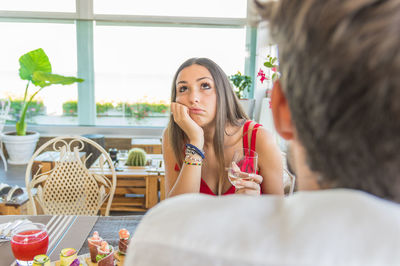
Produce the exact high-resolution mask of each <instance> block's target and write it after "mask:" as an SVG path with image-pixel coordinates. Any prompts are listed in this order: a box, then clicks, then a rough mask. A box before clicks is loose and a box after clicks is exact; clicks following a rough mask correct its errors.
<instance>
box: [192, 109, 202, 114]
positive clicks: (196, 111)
mask: <svg viewBox="0 0 400 266" xmlns="http://www.w3.org/2000/svg"><path fill="white" fill-rule="evenodd" d="M189 112H190V113H191V114H202V113H204V111H203V110H202V109H199V108H190V109H189Z"/></svg>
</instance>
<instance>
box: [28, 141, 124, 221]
mask: <svg viewBox="0 0 400 266" xmlns="http://www.w3.org/2000/svg"><path fill="white" fill-rule="evenodd" d="M87 145H91V146H93V147H95V148H97V149H98V150H99V151H100V152H101V154H100V156H99V159H98V163H99V166H100V168H101V169H103V168H104V170H107V171H108V173H109V172H110V171H111V173H112V178H107V177H106V176H104V175H102V174H101V172H102V171H100V173H96V174H92V173H90V172H89V170H88V169H87V168H86V165H85V162H86V160H87V159H89V158H90V157H91V156H92V154H89V155H87V156H84V157H83V159H82V158H81V157H82V156H81V155H82V153H83V152H82V151H83V149H84V148H85V146H87ZM49 149H50V150H51V149H52V150H53V151H56V155H57V156H54V158H53V160H52V161H54V163H53V164H52V167H51V168H49V169H50V170H49V169H47V170H44V169H45V168H46V167H43V164H41V163H40V162H39V163H38V161H40V160H38V159H37V157H38V156H39V155H40V154H41V153H42V152H44V151H49ZM92 150H93V149H92ZM32 169H33V171H32ZM31 176H32V178H31ZM25 183H26V188H27V191H28V197H29V200H30V204H31V206H32V211H33V214H34V215H36V214H37V210H36V203H35V201H36V202H37V203H38V204H39V205H40V207H41V208H42V210H43V213H44V214H51V215H56V214H63V215H98V213H99V210H100V209H101V207H102V206H103V203H105V202H106V200H107V199H108V201H107V204H106V208H105V212H104V214H105V215H106V216H108V215H109V212H110V207H111V203H112V200H113V197H114V192H115V186H116V174H115V169H114V165H113V163H112V161H111V159H110V156H109V155H108V153H107V152H106V151H105V150H104V149H103V148H102V147H101V146H100V145H99V144H97V143H96V142H94V141H92V140H90V139H87V138H84V137H80V136H73V137H57V138H54V139H51V140H49V141H48V142H46V143H45V144H43V145H42V146H41V147H40V148H39V149H38V150H37V151H36V152H35V153H34V154H33V156H32V158H31V160H30V161H29V163H28V166H27V169H26V174H25ZM34 190H36V193H34ZM34 194H35V195H34ZM103 209H104V208H103Z"/></svg>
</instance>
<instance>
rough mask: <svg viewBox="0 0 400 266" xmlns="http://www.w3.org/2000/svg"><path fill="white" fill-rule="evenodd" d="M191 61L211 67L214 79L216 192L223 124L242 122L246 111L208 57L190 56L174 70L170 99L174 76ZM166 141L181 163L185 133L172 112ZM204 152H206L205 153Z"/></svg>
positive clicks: (222, 162) (222, 161) (221, 172)
mask: <svg viewBox="0 0 400 266" xmlns="http://www.w3.org/2000/svg"><path fill="white" fill-rule="evenodd" d="M191 65H200V66H203V67H205V68H207V69H208V71H210V73H211V76H212V78H213V80H214V86H215V90H216V92H217V111H216V119H215V135H214V142H213V146H214V151H215V156H216V158H217V160H218V172H219V180H218V195H220V194H221V190H222V185H221V184H222V178H223V176H224V174H225V158H224V137H225V127H226V126H227V125H232V126H242V125H243V122H244V121H246V120H248V117H247V115H246V113H245V112H244V111H243V108H242V106H241V105H240V103H239V100H238V98H237V97H236V94H235V93H234V91H233V89H232V85H231V83H230V82H229V79H228V77H227V75H226V74H225V72H224V71H223V70H222V69H221V68H220V67H219V66H218V65H217V64H216V63H215V62H214V61H212V60H210V59H208V58H191V59H188V60H186V61H185V62H184V63H183V64H182V65H181V66H180V67H179V68H178V70H177V71H176V73H175V76H174V79H173V81H172V89H171V102H176V79H177V77H178V74H179V73H180V72H181V71H182V70H183V69H184V68H186V67H189V66H191ZM167 132H168V136H169V142H170V144H171V145H172V148H173V150H174V154H175V158H177V160H178V164H179V165H182V163H183V160H184V152H183V149H184V147H185V144H186V143H188V141H189V140H188V137H187V136H186V134H185V133H184V131H183V130H182V129H181V128H180V127H179V126H178V125H177V124H176V123H175V121H174V118H173V116H172V115H171V116H170V120H169V123H168V127H167ZM206 156H207V154H206Z"/></svg>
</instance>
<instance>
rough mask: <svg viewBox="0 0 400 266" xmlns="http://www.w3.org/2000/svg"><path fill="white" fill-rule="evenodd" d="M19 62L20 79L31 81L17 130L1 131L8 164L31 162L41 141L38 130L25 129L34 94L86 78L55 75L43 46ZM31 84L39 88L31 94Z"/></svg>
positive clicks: (22, 57)
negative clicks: (37, 144)
mask: <svg viewBox="0 0 400 266" xmlns="http://www.w3.org/2000/svg"><path fill="white" fill-rule="evenodd" d="M19 64H20V69H19V76H20V78H21V79H22V80H27V81H28V83H27V85H26V88H25V93H24V100H23V103H22V109H21V113H20V116H19V120H18V121H17V123H16V125H15V128H16V131H15V132H5V133H2V136H1V138H2V141H3V142H4V144H5V146H6V149H7V153H8V156H9V159H8V163H10V164H26V163H28V161H29V159H30V158H31V156H32V154H33V152H34V150H35V148H36V143H37V141H38V140H39V133H37V132H27V131H26V120H25V119H26V113H27V112H28V110H29V105H30V104H31V103H32V101H33V99H34V97H35V96H36V95H37V94H38V93H39V92H40V91H41V90H43V89H44V88H45V87H48V86H50V85H53V84H62V85H68V84H73V83H75V82H82V81H83V79H80V78H75V77H66V76H62V75H57V74H53V73H52V68H51V63H50V61H49V58H48V57H47V55H46V53H45V52H44V51H43V49H42V48H39V49H36V50H33V51H30V52H28V53H26V54H24V55H22V56H21V57H20V58H19ZM31 83H32V84H33V85H34V86H36V87H37V90H36V91H34V92H33V93H32V94H30V93H29V90H28V88H29V85H30V84H31Z"/></svg>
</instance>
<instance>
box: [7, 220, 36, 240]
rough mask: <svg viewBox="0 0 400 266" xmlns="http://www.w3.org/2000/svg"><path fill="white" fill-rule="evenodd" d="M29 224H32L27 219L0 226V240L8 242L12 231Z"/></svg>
mask: <svg viewBox="0 0 400 266" xmlns="http://www.w3.org/2000/svg"><path fill="white" fill-rule="evenodd" d="M30 223H32V222H31V221H30V220H28V219H18V220H15V221H12V222H8V223H3V224H0V240H10V239H11V232H12V230H14V229H15V228H17V226H20V225H23V224H30Z"/></svg>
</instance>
